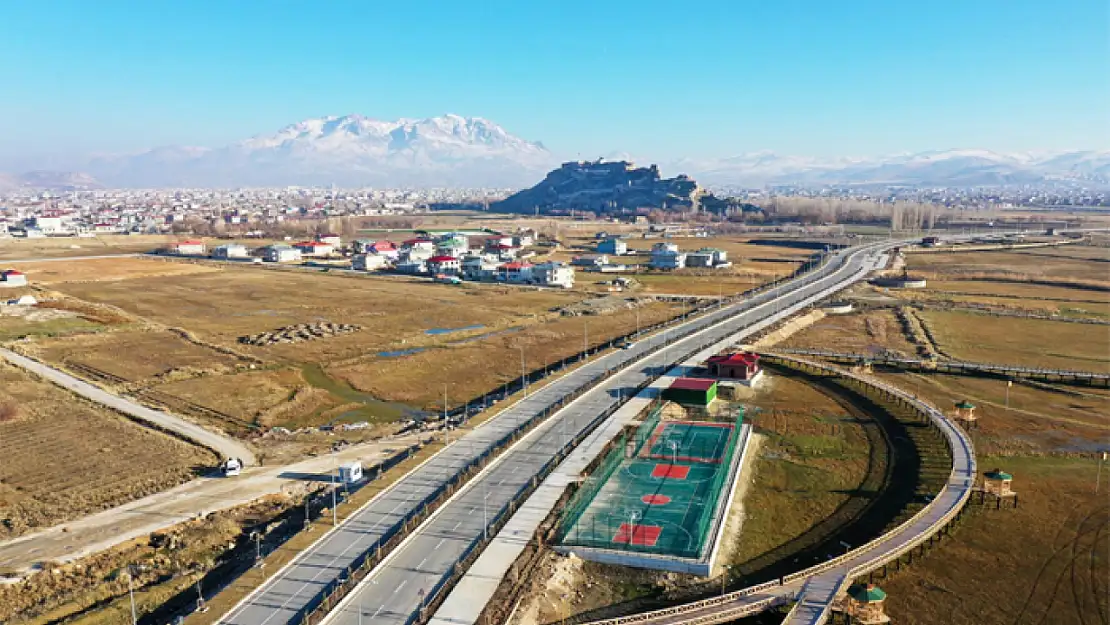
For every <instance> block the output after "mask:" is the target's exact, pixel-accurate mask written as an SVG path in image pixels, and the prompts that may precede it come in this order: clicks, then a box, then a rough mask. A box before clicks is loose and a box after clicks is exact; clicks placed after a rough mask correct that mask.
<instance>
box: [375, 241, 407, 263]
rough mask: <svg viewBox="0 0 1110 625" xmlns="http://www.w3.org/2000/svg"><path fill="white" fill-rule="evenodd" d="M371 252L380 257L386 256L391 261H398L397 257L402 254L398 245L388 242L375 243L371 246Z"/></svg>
mask: <svg viewBox="0 0 1110 625" xmlns="http://www.w3.org/2000/svg"><path fill="white" fill-rule="evenodd" d="M369 251H371V252H373V253H375V254H377V255H379V256H384V257H386V258H388V259H390V260H397V256H398V255H400V253H401V250H399V249H398V248H397V244H396V243H394V242H393V241H386V240H382V241H375V242H374V244H373V245H371V246H370V250H369Z"/></svg>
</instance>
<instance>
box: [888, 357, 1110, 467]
mask: <svg viewBox="0 0 1110 625" xmlns="http://www.w3.org/2000/svg"><path fill="white" fill-rule="evenodd" d="M881 377H883V378H885V379H887V380H889V381H890V382H891V383H893V384H895V385H897V386H898V387H899V388H903V389H906V390H909V391H912V392H913V393H915V394H917V395H919V396H921V397H925V398H928V399H929V400H931V401H932V402H933V403H934V404H935V405H936V406H937V407H938V408H940V409H942V410H946V411H951V410H952V409H953V406H954V405H955V403H956V402H958V401H961V400H964V399H967V400H969V401H971V402H972V403H973V404H975V405H976V406H977V408H976V410H975V413H976V415H977V416H978V417H979V427H978V429H976V430H975V431H973V432H972V438H973V440H974V442H975V447H976V449H977V450H978V451H979V453H982V454H990V455H995V456H997V455H1013V454H1040V453H1045V452H1054V453H1060V452H1066V453H1075V452H1090V451H1093V450H1095V449H1097V448H1098V447H1099V446H1100V445H1103V444H1105V442H1106V441H1107V439H1108V438H1110V409H1108V406H1110V395H1107V394H1106V393H1105V392H1103V393H1096V392H1091V390H1089V389H1082V388H1075V387H1067V386H1054V387H1048V388H1049V389H1053V388H1054V389H1055V390H1046V389H1045V388H1043V387H1032V386H1028V385H1025V384H1016V383H1015V384H1014V385H1013V386H1012V387H1009V402H1008V403H1009V406H1008V407H1007V399H1006V395H1007V393H1006V388H1007V387H1006V383H1005V382H1003V381H1001V380H995V379H990V378H975V377H964V376H952V375H938V374H928V375H921V374H914V373H883V374H881Z"/></svg>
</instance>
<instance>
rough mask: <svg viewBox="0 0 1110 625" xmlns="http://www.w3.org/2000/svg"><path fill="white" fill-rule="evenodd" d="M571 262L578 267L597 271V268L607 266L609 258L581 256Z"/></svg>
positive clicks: (595, 255) (590, 255)
mask: <svg viewBox="0 0 1110 625" xmlns="http://www.w3.org/2000/svg"><path fill="white" fill-rule="evenodd" d="M571 262H572V263H573V264H575V265H577V266H578V267H590V268H593V269H597V268H598V267H604V266H605V265H608V264H609V257H608V256H606V255H605V254H584V255H582V256H578V257H576V258H575V259H574V260H573V261H571Z"/></svg>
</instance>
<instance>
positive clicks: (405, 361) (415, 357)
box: [328, 304, 681, 409]
mask: <svg viewBox="0 0 1110 625" xmlns="http://www.w3.org/2000/svg"><path fill="white" fill-rule="evenodd" d="M680 314H681V307H679V306H677V305H664V304H652V305H649V306H645V307H642V308H641V309H640V323H641V324H642V325H643V326H647V325H649V324H652V323H657V322H660V321H664V320H666V319H670V318H672V317H674V316H676V315H680ZM587 327H588V332H589V342H590V344H591V345H594V344H597V343H599V342H604V341H607V340H609V339H611V338H615V337H617V336H621V335H624V334H628V333H630V332H632V331H634V330H635V329H636V313H635V311H632V310H628V311H622V312H618V313H614V314H611V315H603V316H589V317H559V318H555V319H553V320H551V321H547V322H545V323H540V324H532V325H526V326H524V327H523V328H522V329H521V330H520V331H510V332H506V333H505V334H501V335H499V336H493V337H489V338H486V339H483V340H479V341H473V342H467V343H462V344H456V345H445V344H440V345H439V346H438V347H433V348H431V349H428V350H426V351H423V352H420V353H416V354H411V355H406V356H400V357H394V358H381V357H372V358H370V359H369V360H365V361H363V360H360V361H358V362H353V363H343V364H338V365H335V366H333V367H330V368H329V369H328V372H329V373H330V374H331V375H332V376H334V377H337V378H340V379H343V380H346V381H347V382H348V383H350V384H351V385H352V386H353V387H355V388H356V389H359V390H362V391H365V392H367V393H370V394H371V395H374V396H376V397H382V398H388V399H391V400H394V401H401V402H405V403H408V404H412V405H415V406H420V407H425V408H431V409H435V408H437V407H442V405H443V385H444V384H448V403H449V404H450V405H452V406H454V405H456V404H457V403H460V402H461V400H463V399H468V398H471V397H476V396H479V395H481V394H483V393H485V392H487V391H489V390H491V389H492V388H494V387H495V386H497V385H499V384H501V383H504V382H507V381H510V380H514V379H518V378H519V377H520V375H521V365H520V348H523V349H524V359H525V363H524V366H525V368H526V370H527V371H532V370H534V369H538V368H540V367H542V366H544V365H546V364H552V363H554V362H556V361H558V360H560V359H562V358H566V357H569V356H571V355H573V354H575V353H577V352H579V351H581V350H582V345H583V339H584V338H585V333H586V332H587ZM432 371H434V372H435V378H434V380H435V381H434V383H430V382H429V380H428V379H427V378H426V377H424V376H423V375H414V372H432Z"/></svg>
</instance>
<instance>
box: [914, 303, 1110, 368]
mask: <svg viewBox="0 0 1110 625" xmlns="http://www.w3.org/2000/svg"><path fill="white" fill-rule="evenodd" d="M920 314H921V317H922V318H923V319H924V320H925V321H926V323H928V325H929V327H930V328H931V330H932V332H933V335H934V337H935V338H936V340H937V343H938V345H939V347H940V349H941V350H942V351H944V352H947V353H948V354H950V355H951V356H952V357H954V358H958V359H961V360H971V361H978V362H993V363H1005V364H1013V365H1022V366H1027V367H1046V368H1058V369H1078V370H1081V371H1095V372H1099V373H1107V372H1110V330H1107V327H1106V326H1090V325H1085V324H1079V323H1065V322H1058V321H1046V320H1038V319H1021V318H1007V317H982V316H979V315H972V314H967V313H961V312H948V311H937V310H926V311H922V312H921V313H920Z"/></svg>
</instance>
